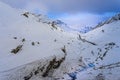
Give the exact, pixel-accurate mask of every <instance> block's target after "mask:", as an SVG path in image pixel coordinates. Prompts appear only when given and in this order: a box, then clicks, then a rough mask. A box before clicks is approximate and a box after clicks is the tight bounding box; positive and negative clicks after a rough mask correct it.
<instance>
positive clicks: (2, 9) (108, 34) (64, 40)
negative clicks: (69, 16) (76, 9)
mask: <svg viewBox="0 0 120 80" xmlns="http://www.w3.org/2000/svg"><path fill="white" fill-rule="evenodd" d="M56 24H57V25H56ZM58 24H61V22H60V21H57V22H54V21H53V20H50V19H48V18H46V17H45V16H43V15H35V14H32V13H29V12H25V13H23V12H22V11H19V10H16V9H14V8H11V7H10V6H8V5H6V4H4V3H1V2H0V32H1V34H0V38H1V39H0V80H71V79H72V80H120V77H119V74H120V58H119V57H120V56H119V52H120V37H119V34H120V27H119V26H120V21H119V20H117V21H114V22H111V23H109V24H105V25H104V26H101V27H99V28H97V29H94V30H93V31H90V32H89V33H86V34H81V35H80V34H78V33H69V32H65V31H64V30H62V29H61V28H60V27H61V25H58ZM62 24H63V23H62Z"/></svg>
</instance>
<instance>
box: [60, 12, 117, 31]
mask: <svg viewBox="0 0 120 80" xmlns="http://www.w3.org/2000/svg"><path fill="white" fill-rule="evenodd" d="M115 14H116V13H105V14H102V15H101V14H92V13H77V14H74V15H72V14H65V15H63V16H61V17H59V19H60V20H62V21H64V22H65V23H67V24H68V25H69V26H70V27H71V28H73V29H80V28H81V27H85V26H91V27H95V26H96V25H97V24H98V23H99V22H101V21H103V20H106V19H108V18H110V17H111V16H113V15H115Z"/></svg>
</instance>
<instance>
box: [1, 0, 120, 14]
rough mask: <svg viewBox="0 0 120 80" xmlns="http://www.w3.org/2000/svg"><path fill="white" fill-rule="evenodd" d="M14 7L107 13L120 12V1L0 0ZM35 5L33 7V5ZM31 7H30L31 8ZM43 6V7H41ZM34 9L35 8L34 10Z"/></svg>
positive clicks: (57, 11)
mask: <svg viewBox="0 0 120 80" xmlns="http://www.w3.org/2000/svg"><path fill="white" fill-rule="evenodd" d="M0 1H3V2H6V3H8V4H10V5H12V6H13V7H17V8H25V7H26V9H28V7H30V8H29V9H31V10H32V11H33V9H36V7H39V9H44V8H46V9H47V10H49V12H51V13H52V12H53V13H57V14H59V13H60V14H61V13H78V12H90V13H105V12H119V11H120V0H0ZM31 4H33V5H31ZM29 5H30V6H29ZM41 5H42V6H41ZM32 7H33V8H32Z"/></svg>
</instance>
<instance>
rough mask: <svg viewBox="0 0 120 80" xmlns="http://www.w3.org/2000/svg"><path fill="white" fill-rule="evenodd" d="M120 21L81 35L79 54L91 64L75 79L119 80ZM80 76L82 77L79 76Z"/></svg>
mask: <svg viewBox="0 0 120 80" xmlns="http://www.w3.org/2000/svg"><path fill="white" fill-rule="evenodd" d="M119 34H120V21H119V20H118V21H114V22H112V23H109V24H105V25H104V26H101V27H99V28H96V29H94V30H93V31H90V32H88V33H86V34H83V35H82V36H81V40H82V41H83V42H84V43H82V44H81V45H82V48H81V54H80V56H81V57H82V60H83V61H84V63H85V64H91V65H90V66H89V67H86V68H85V70H84V71H82V72H79V73H78V74H77V76H78V77H77V80H120V77H119V75H120V36H119ZM81 76H82V77H81Z"/></svg>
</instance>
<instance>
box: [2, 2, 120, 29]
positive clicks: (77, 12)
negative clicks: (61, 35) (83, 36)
mask: <svg viewBox="0 0 120 80" xmlns="http://www.w3.org/2000/svg"><path fill="white" fill-rule="evenodd" d="M0 1H2V2H5V3H7V4H9V5H10V6H12V7H14V8H20V9H25V10H28V11H30V12H34V13H42V14H45V15H48V16H49V17H51V18H55V19H60V20H62V21H64V22H66V23H67V24H69V25H71V26H73V28H79V27H81V26H86V25H88V26H93V25H95V24H97V23H98V22H99V21H102V20H105V19H107V18H109V17H111V16H113V15H115V14H116V13H118V12H120V0H0Z"/></svg>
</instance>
